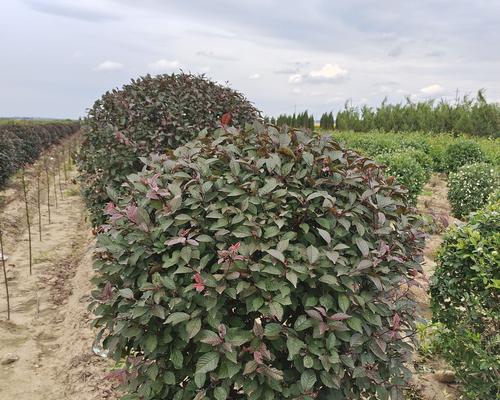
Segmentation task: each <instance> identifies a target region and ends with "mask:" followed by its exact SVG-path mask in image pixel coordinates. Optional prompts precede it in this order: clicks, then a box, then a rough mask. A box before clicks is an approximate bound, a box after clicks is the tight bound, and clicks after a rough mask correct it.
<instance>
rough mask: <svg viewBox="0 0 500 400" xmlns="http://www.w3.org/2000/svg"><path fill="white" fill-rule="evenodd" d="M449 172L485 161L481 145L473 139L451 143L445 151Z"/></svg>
mask: <svg viewBox="0 0 500 400" xmlns="http://www.w3.org/2000/svg"><path fill="white" fill-rule="evenodd" d="M444 157H445V164H446V170H447V172H456V171H457V170H458V169H459V168H460V167H462V166H464V165H468V164H475V163H479V162H482V161H485V157H484V154H483V151H482V150H481V147H479V145H478V144H477V143H476V142H474V141H472V140H461V141H459V142H456V143H452V144H450V145H449V146H448V147H447V148H446V152H445V155H444Z"/></svg>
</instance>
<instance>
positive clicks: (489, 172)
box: [448, 163, 500, 218]
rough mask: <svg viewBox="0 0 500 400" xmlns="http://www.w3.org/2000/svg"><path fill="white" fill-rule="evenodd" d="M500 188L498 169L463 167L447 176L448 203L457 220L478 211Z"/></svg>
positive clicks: (490, 166) (492, 167) (476, 165)
mask: <svg viewBox="0 0 500 400" xmlns="http://www.w3.org/2000/svg"><path fill="white" fill-rule="evenodd" d="M499 187H500V175H499V170H498V167H495V166H493V165H490V164H485V163H479V164H471V165H464V166H463V167H461V168H460V169H459V170H458V171H457V172H455V173H450V175H449V176H448V201H449V202H450V205H451V209H452V211H453V215H454V216H455V217H457V218H461V217H464V216H467V214H469V213H471V212H473V211H477V210H479V209H480V208H481V207H483V206H484V205H486V204H487V202H488V197H489V195H490V194H491V193H493V192H494V191H495V190H496V189H498V188H499Z"/></svg>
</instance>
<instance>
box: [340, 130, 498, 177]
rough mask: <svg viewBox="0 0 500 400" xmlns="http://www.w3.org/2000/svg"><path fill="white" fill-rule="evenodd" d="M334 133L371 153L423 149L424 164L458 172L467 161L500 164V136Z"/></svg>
mask: <svg viewBox="0 0 500 400" xmlns="http://www.w3.org/2000/svg"><path fill="white" fill-rule="evenodd" d="M333 135H334V136H335V137H336V138H338V139H339V140H341V141H342V142H344V143H345V144H346V145H347V146H349V147H352V148H354V149H356V150H359V151H360V152H362V153H363V154H366V155H368V156H370V157H378V156H381V155H386V154H392V153H399V152H408V151H415V150H417V151H420V152H423V153H425V154H426V155H427V156H428V158H427V159H426V160H425V165H422V166H424V167H425V168H428V169H430V170H431V171H434V172H445V173H449V172H455V171H457V170H458V168H460V167H461V166H463V165H467V164H473V163H478V162H487V163H491V164H493V165H500V140H498V139H496V140H495V139H480V138H475V139H474V140H472V139H469V138H454V137H452V136H449V135H434V136H431V135H429V134H424V133H408V134H405V133H379V132H370V133H356V132H335V133H334V134H333ZM421 164H422V163H421Z"/></svg>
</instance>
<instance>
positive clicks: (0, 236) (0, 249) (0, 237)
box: [0, 229, 10, 321]
mask: <svg viewBox="0 0 500 400" xmlns="http://www.w3.org/2000/svg"><path fill="white" fill-rule="evenodd" d="M0 254H1V255H2V267H3V278H4V281H5V282H4V283H5V293H6V294H7V321H8V320H10V297H9V283H8V281H7V268H6V267H5V254H4V253H3V233H2V230H1V229H0Z"/></svg>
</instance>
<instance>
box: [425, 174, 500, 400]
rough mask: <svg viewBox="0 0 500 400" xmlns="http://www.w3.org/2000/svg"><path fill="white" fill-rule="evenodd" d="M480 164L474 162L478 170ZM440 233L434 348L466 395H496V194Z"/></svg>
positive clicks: (499, 299)
mask: <svg viewBox="0 0 500 400" xmlns="http://www.w3.org/2000/svg"><path fill="white" fill-rule="evenodd" d="M479 167H480V166H478V168H479ZM496 193H497V194H496V195H494V194H493V195H492V196H490V198H491V201H492V202H491V203H490V205H488V206H487V207H486V208H484V209H482V210H480V211H478V212H476V213H473V214H471V215H470V217H469V219H468V222H467V223H466V224H462V225H459V226H455V227H453V228H452V229H450V230H449V231H448V233H447V234H446V235H445V236H444V241H443V244H442V246H441V248H440V250H439V253H438V257H437V267H436V271H435V273H434V275H433V277H432V281H431V287H430V293H431V297H432V298H431V306H432V311H433V319H434V321H435V322H439V323H441V324H442V326H443V328H442V329H440V330H439V334H438V337H437V339H436V347H437V349H438V350H439V351H440V352H441V353H442V355H443V356H444V357H445V359H446V360H447V361H448V362H449V363H450V364H451V366H452V367H453V368H454V369H455V371H456V373H457V377H458V378H459V380H460V382H461V383H462V386H463V389H464V395H465V396H466V397H467V398H469V399H496V398H498V396H499V395H500V385H499V382H500V360H499V354H500V333H499V332H500V306H499V304H500V268H499V266H500V255H499V251H500V198H499V197H498V193H499V192H498V191H497V192H496Z"/></svg>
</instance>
